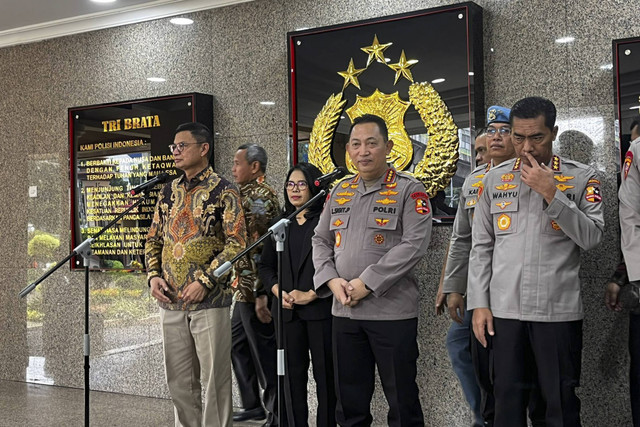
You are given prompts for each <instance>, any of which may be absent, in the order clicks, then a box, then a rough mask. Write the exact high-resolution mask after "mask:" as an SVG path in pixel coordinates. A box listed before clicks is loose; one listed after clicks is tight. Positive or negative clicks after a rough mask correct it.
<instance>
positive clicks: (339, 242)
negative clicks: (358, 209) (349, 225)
mask: <svg viewBox="0 0 640 427" xmlns="http://www.w3.org/2000/svg"><path fill="white" fill-rule="evenodd" d="M341 243H342V234H340V232H339V231H336V248H339V247H340V244H341Z"/></svg>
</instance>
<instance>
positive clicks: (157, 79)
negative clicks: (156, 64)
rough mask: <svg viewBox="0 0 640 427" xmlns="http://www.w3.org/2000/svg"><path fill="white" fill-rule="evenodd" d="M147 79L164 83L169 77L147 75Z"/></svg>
mask: <svg viewBox="0 0 640 427" xmlns="http://www.w3.org/2000/svg"><path fill="white" fill-rule="evenodd" d="M147 80H149V81H150V82H154V83H162V82H166V81H167V79H163V78H162V77H147Z"/></svg>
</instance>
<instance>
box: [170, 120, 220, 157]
mask: <svg viewBox="0 0 640 427" xmlns="http://www.w3.org/2000/svg"><path fill="white" fill-rule="evenodd" d="M185 131H187V132H191V135H193V137H194V138H195V140H196V142H206V143H207V144H209V152H208V153H207V156H208V158H209V159H211V154H212V153H213V135H211V131H210V130H209V128H208V127H206V126H205V125H203V124H202V123H198V122H188V123H183V124H181V125H180V126H178V127H177V128H176V131H175V132H174V134H173V136H174V137H175V136H176V135H177V134H178V133H180V132H185Z"/></svg>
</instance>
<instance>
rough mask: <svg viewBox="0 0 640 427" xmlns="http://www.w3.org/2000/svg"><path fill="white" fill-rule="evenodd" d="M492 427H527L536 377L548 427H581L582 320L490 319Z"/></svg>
mask: <svg viewBox="0 0 640 427" xmlns="http://www.w3.org/2000/svg"><path fill="white" fill-rule="evenodd" d="M494 328H495V336H494V337H493V340H492V341H493V359H494V364H493V366H494V396H495V399H496V412H495V420H494V426H495V427H519V426H522V427H526V425H527V418H526V409H527V403H528V401H529V395H530V392H531V390H532V389H533V387H534V386H535V380H536V378H535V377H536V376H537V381H538V385H539V387H540V391H541V394H542V398H543V399H544V402H545V403H546V417H545V420H546V426H547V427H579V426H581V423H580V399H579V398H578V396H576V393H575V389H576V387H578V386H579V385H580V371H581V363H582V361H581V358H582V321H581V320H579V321H573V322H525V321H519V320H512V319H500V318H494Z"/></svg>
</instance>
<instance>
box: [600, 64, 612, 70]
mask: <svg viewBox="0 0 640 427" xmlns="http://www.w3.org/2000/svg"><path fill="white" fill-rule="evenodd" d="M600 69H601V70H613V64H604V65H601V66H600Z"/></svg>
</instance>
